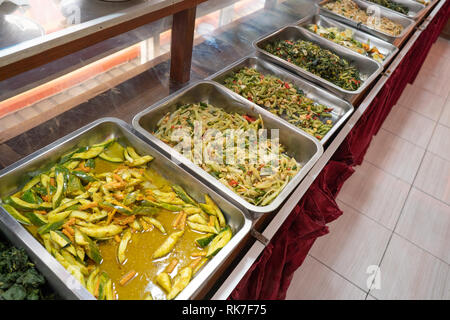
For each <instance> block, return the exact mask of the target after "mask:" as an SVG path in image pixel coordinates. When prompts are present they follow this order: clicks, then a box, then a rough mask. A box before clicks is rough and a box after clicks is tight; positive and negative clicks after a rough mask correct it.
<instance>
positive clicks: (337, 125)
mask: <svg viewBox="0 0 450 320" xmlns="http://www.w3.org/2000/svg"><path fill="white" fill-rule="evenodd" d="M250 59H255V60H256V61H258V63H261V64H268V65H270V67H271V68H273V69H275V70H277V71H279V72H280V73H284V74H285V75H286V76H287V77H289V78H294V79H295V80H296V81H298V82H302V83H303V84H305V86H310V87H312V88H314V89H315V90H318V91H319V92H320V93H321V94H324V95H329V96H333V97H335V98H337V99H339V100H340V101H341V102H342V103H344V104H346V105H348V106H349V109H348V111H347V112H345V114H344V115H343V116H342V117H340V118H339V119H338V121H336V122H335V124H334V125H333V127H332V128H331V129H330V131H328V132H327V134H326V135H325V136H324V137H323V138H322V139H321V140H319V139H317V138H315V137H314V136H311V137H312V138H313V139H316V140H317V141H318V142H319V143H320V144H322V145H325V144H326V143H327V142H328V141H329V139H331V137H332V136H333V134H334V133H335V132H336V131H337V130H339V129H340V127H341V126H342V124H343V123H344V122H345V121H346V120H347V119H348V118H349V117H350V116H351V115H352V113H353V112H354V110H355V108H354V107H353V105H352V104H351V103H350V102H348V101H346V100H344V99H342V98H340V97H337V96H335V95H333V94H332V93H330V92H329V91H327V90H325V89H324V88H322V87H320V86H318V85H316V84H315V83H313V82H310V81H308V80H307V79H303V78H301V77H299V76H297V75H295V74H293V73H291V72H289V71H288V70H285V69H283V68H281V67H279V66H278V65H276V64H273V63H271V62H270V61H267V60H264V59H262V58H261V57H258V56H257V55H255V54H254V53H252V54H250V55H248V56H245V57H243V58H241V59H239V60H238V61H236V62H234V63H233V64H231V65H229V66H227V67H225V68H223V69H222V70H220V71H218V72H216V73H214V74H212V75H211V76H209V77H208V78H207V80H211V81H214V82H216V83H218V84H219V85H221V86H223V87H224V88H225V89H227V90H228V91H230V92H231V93H232V94H234V95H238V94H237V93H235V92H233V91H232V90H230V89H228V88H227V87H225V86H224V85H223V84H222V83H220V82H218V81H216V80H214V79H216V78H218V77H220V76H223V75H224V74H226V73H228V72H231V70H232V69H234V68H235V67H237V66H239V65H240V64H243V63H244V62H245V61H247V60H250ZM239 96H240V95H239ZM315 101H317V100H315ZM249 102H250V103H252V104H254V105H255V107H257V108H258V109H263V110H265V111H268V110H267V109H264V108H263V107H261V106H259V105H258V104H256V103H255V102H252V101H249ZM277 117H278V118H279V119H280V120H282V121H283V122H284V123H286V124H287V125H289V126H291V127H292V128H293V129H294V130H300V131H301V132H303V133H306V132H305V131H304V130H302V129H301V128H299V127H296V126H295V125H293V124H291V123H289V122H288V121H287V120H285V119H284V118H282V117H279V116H277ZM307 134H308V133H307Z"/></svg>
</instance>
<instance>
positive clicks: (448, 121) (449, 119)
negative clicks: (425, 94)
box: [439, 97, 450, 127]
mask: <svg viewBox="0 0 450 320" xmlns="http://www.w3.org/2000/svg"><path fill="white" fill-rule="evenodd" d="M439 123H440V124H443V125H444V126H447V127H450V97H449V98H448V99H447V101H446V102H445V105H444V107H443V110H442V114H441V117H440V119H439Z"/></svg>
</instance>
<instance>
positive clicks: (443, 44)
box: [430, 37, 450, 58]
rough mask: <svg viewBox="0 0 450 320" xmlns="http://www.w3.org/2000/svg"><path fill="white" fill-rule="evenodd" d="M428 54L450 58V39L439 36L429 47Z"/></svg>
mask: <svg viewBox="0 0 450 320" xmlns="http://www.w3.org/2000/svg"><path fill="white" fill-rule="evenodd" d="M430 54H437V55H438V56H441V57H447V58H450V40H448V39H445V38H441V37H439V38H438V39H437V40H436V42H435V43H434V44H433V46H432V47H431V50H430Z"/></svg>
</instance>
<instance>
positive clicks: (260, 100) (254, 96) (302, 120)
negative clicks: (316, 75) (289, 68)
mask: <svg viewBox="0 0 450 320" xmlns="http://www.w3.org/2000/svg"><path fill="white" fill-rule="evenodd" d="M224 85H225V86H226V87H228V88H229V89H231V90H233V91H234V92H236V93H238V94H240V95H241V96H243V97H244V98H247V99H248V100H250V101H253V102H255V103H256V104H258V105H260V106H261V107H263V108H265V109H268V110H269V111H270V112H272V113H274V114H276V115H278V116H281V117H283V118H284V119H286V120H287V121H289V122H290V123H292V124H293V125H295V126H297V127H299V128H300V129H302V130H304V131H306V132H307V133H309V134H310V135H312V136H314V137H316V138H317V139H319V140H320V139H322V138H323V137H324V136H325V135H326V134H327V132H328V131H330V129H331V128H332V127H333V121H332V120H331V117H332V115H331V111H332V110H333V109H332V108H330V107H327V106H324V105H322V104H320V103H316V102H314V100H312V99H310V98H308V97H307V96H306V95H305V94H304V93H303V91H302V90H301V89H299V88H297V87H296V86H295V85H294V84H293V83H290V82H285V81H283V80H281V79H280V78H277V77H275V76H273V75H267V74H266V75H264V74H262V73H260V72H258V71H257V70H256V69H254V68H242V69H241V70H239V71H238V72H235V73H234V74H233V75H231V76H229V77H227V78H226V79H225V80H224Z"/></svg>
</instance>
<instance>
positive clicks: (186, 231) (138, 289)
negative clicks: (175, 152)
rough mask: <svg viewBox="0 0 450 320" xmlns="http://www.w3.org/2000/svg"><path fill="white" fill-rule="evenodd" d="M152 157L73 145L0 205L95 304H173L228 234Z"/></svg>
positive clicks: (217, 214)
mask: <svg viewBox="0 0 450 320" xmlns="http://www.w3.org/2000/svg"><path fill="white" fill-rule="evenodd" d="M152 160H153V157H152V156H150V155H139V154H138V153H137V152H136V150H135V149H134V148H133V147H131V146H127V145H122V144H121V143H119V141H116V140H108V141H105V142H103V143H100V144H96V145H93V146H90V147H83V148H79V149H77V150H74V151H72V152H70V153H68V154H67V155H65V156H63V157H62V158H61V159H60V161H58V162H57V164H56V165H54V166H53V167H51V168H50V169H49V170H47V171H43V172H41V173H39V174H38V175H36V176H34V177H33V179H31V180H30V181H29V182H28V183H26V184H25V186H24V187H23V188H22V189H21V190H20V191H19V192H17V193H15V194H14V195H11V196H9V197H7V198H5V199H3V200H2V206H3V208H4V209H6V211H7V212H9V213H10V214H11V215H12V216H13V217H14V218H15V219H16V220H17V221H19V222H20V223H22V224H23V225H24V226H25V227H26V228H27V229H28V230H29V231H30V232H31V233H32V234H33V235H34V236H35V237H36V238H37V239H38V240H39V241H40V242H41V243H42V244H43V245H44V246H45V248H46V249H47V251H48V252H50V253H51V254H52V255H53V256H54V257H55V258H56V260H58V261H59V262H60V263H61V264H62V265H63V266H64V267H65V268H66V269H67V271H69V272H70V273H71V274H72V275H73V276H74V277H75V278H76V279H77V280H78V281H79V282H80V283H81V284H82V285H83V286H84V287H86V289H87V290H88V291H90V292H91V293H92V294H93V295H94V296H95V297H96V298H97V299H100V300H113V299H145V300H152V299H173V298H175V297H176V296H177V295H178V294H179V293H181V292H182V291H183V289H184V288H185V287H186V286H187V285H188V284H189V282H190V281H191V279H192V278H193V277H195V274H196V273H197V272H198V271H199V270H200V268H201V267H202V266H203V265H204V264H205V263H206V262H207V261H208V260H209V259H211V258H212V257H213V256H214V254H216V253H217V252H218V251H220V249H222V248H223V247H224V246H225V245H226V244H227V243H228V241H229V240H230V239H231V237H232V232H231V228H230V226H229V225H228V224H227V222H226V220H225V216H224V214H223V213H222V211H221V209H220V208H219V207H218V206H217V205H216V204H215V203H214V201H213V200H212V199H211V198H210V197H209V196H208V195H204V201H205V203H201V202H197V201H196V200H194V198H192V197H191V196H190V195H189V194H188V193H187V192H186V191H185V190H184V189H183V188H182V187H181V186H179V185H172V184H170V183H169V182H168V181H166V180H165V179H164V178H163V177H162V176H160V175H159V174H158V173H157V172H156V171H155V170H153V169H152V168H151V161H152ZM202 205H204V206H206V207H205V209H207V210H204V208H203V207H202ZM193 217H196V218H193ZM192 219H194V220H195V224H196V225H195V226H194V227H191V226H190V223H192V221H191V220H192ZM224 233H225V234H226V236H224ZM205 237H208V240H205V239H204V238H205ZM216 237H217V238H218V240H217V241H215V242H214V239H215V238H216ZM169 284H170V285H169Z"/></svg>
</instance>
